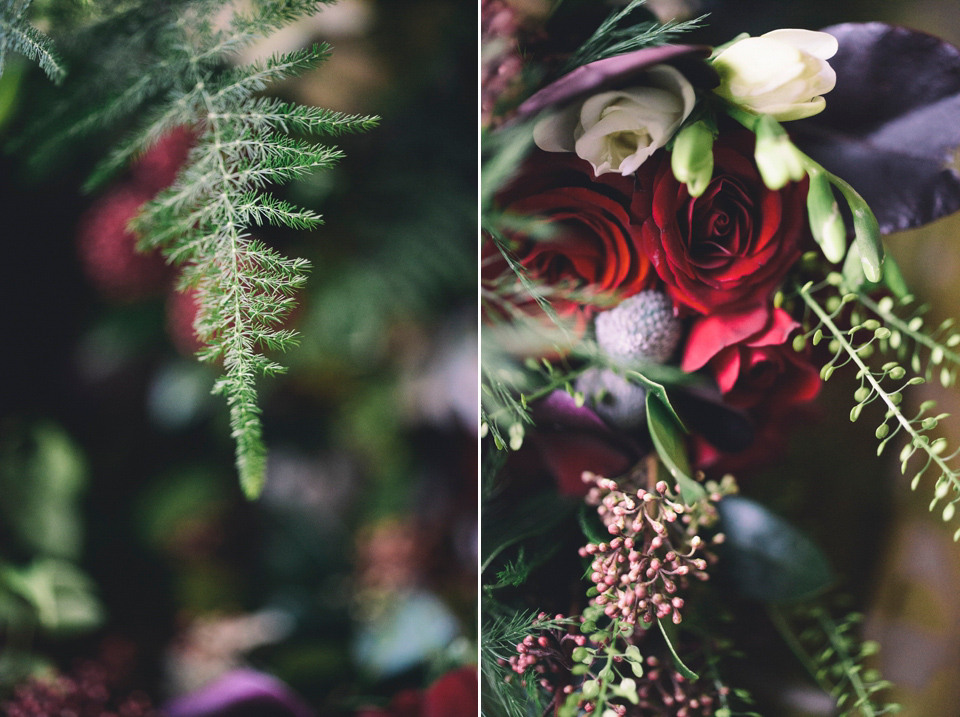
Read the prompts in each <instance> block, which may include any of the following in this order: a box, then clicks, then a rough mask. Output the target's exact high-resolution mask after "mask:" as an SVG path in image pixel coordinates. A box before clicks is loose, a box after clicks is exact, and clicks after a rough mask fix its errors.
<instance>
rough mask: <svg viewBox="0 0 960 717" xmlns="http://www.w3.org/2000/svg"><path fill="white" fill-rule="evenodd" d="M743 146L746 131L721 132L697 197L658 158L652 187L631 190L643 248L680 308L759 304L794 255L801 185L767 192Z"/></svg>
mask: <svg viewBox="0 0 960 717" xmlns="http://www.w3.org/2000/svg"><path fill="white" fill-rule="evenodd" d="M751 143H752V135H749V134H746V133H736V134H734V135H721V138H720V139H719V140H718V141H717V142H716V144H714V149H713V152H714V166H715V169H714V175H713V179H712V180H711V181H710V184H709V185H708V186H707V189H706V190H705V191H704V192H703V194H702V195H701V196H700V197H697V198H692V197H691V196H690V195H689V193H688V192H687V187H686V185H685V184H681V183H680V182H678V181H677V179H676V178H675V177H674V176H673V172H672V171H671V169H670V162H669V161H668V159H667V158H666V157H665V156H663V159H662V160H661V162H660V165H659V167H658V168H657V170H656V174H655V176H654V178H653V181H652V184H651V185H649V186H643V185H641V186H640V187H638V191H637V193H636V194H635V197H634V203H633V214H634V217H635V218H636V220H638V221H643V231H642V232H641V245H642V247H643V250H644V252H645V253H646V254H647V255H648V256H649V257H650V260H651V261H652V262H653V266H654V267H655V269H656V272H657V274H659V276H660V278H661V279H663V281H664V283H665V284H666V291H667V293H668V294H670V296H671V297H672V298H673V299H674V301H675V302H676V303H677V304H678V305H679V306H681V307H685V308H686V310H687V311H688V312H694V313H699V314H712V313H715V312H718V311H724V312H729V311H739V310H741V309H742V308H743V307H745V306H750V305H755V304H761V303H765V301H766V300H767V299H768V297H769V296H770V295H771V294H772V292H773V291H774V289H775V288H776V287H777V285H778V284H779V283H780V282H781V281H782V279H783V277H784V275H785V274H786V273H787V271H788V270H789V269H790V267H791V266H793V264H794V263H795V262H796V261H797V259H799V257H800V248H801V243H802V241H803V239H804V237H805V236H806V231H807V229H806V207H805V201H806V182H801V183H791V184H789V185H787V186H786V187H784V188H783V189H782V190H780V191H776V192H775V191H772V190H770V189H767V187H766V186H765V185H764V184H763V181H762V179H761V178H760V173H759V171H758V170H757V167H756V164H754V161H753V158H752V144H751ZM642 169H643V168H642V167H641V170H642ZM645 190H647V191H645Z"/></svg>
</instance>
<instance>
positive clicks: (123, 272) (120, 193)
mask: <svg viewBox="0 0 960 717" xmlns="http://www.w3.org/2000/svg"><path fill="white" fill-rule="evenodd" d="M195 141H196V135H195V134H194V133H193V132H192V131H191V130H190V129H188V128H186V127H178V128H176V129H173V130H172V131H170V132H169V133H167V134H165V135H164V136H163V137H161V138H160V139H159V140H158V141H157V142H156V143H155V144H154V145H153V146H152V147H150V148H149V149H148V150H147V151H146V152H145V153H144V154H143V155H142V156H141V157H140V158H139V159H138V160H137V161H136V162H134V163H133V165H132V166H131V168H130V176H129V178H127V179H125V180H124V181H123V182H122V183H120V184H117V185H115V186H114V187H113V188H112V189H110V190H109V191H108V192H107V193H105V194H104V195H103V196H102V197H101V198H100V199H99V200H97V201H96V202H95V203H94V204H93V205H92V206H91V207H90V209H89V210H88V211H87V213H86V214H85V215H84V216H83V217H82V218H81V220H80V224H79V226H78V228H77V247H78V250H79V254H80V261H81V263H82V264H83V268H84V271H85V273H86V274H87V276H88V277H89V279H90V281H91V282H92V283H93V284H94V285H95V286H96V287H97V289H98V290H99V291H100V292H101V293H102V294H103V295H104V296H105V297H106V298H107V299H110V300H113V301H136V300H139V299H143V298H146V297H149V296H153V295H155V294H158V293H160V292H161V291H162V289H163V288H164V287H165V286H166V285H167V284H168V283H169V281H170V276H171V274H172V272H171V270H170V268H169V267H168V266H167V265H166V264H165V263H164V261H163V258H162V257H161V255H160V252H159V251H157V250H153V251H150V252H140V251H138V250H137V236H136V235H135V234H134V233H133V232H131V231H130V230H129V229H128V228H127V226H128V225H129V224H130V222H131V220H132V219H133V218H134V217H135V216H136V215H137V214H138V213H139V212H140V209H141V208H142V207H143V205H144V204H146V203H147V202H148V201H150V200H151V199H153V198H154V197H155V196H156V195H157V192H159V191H160V190H162V189H164V188H166V187H168V186H170V184H172V183H173V181H174V179H175V178H176V176H177V172H179V171H180V168H181V167H182V166H183V164H184V162H185V161H186V159H187V153H188V152H189V151H190V147H191V146H193V144H194V142H195Z"/></svg>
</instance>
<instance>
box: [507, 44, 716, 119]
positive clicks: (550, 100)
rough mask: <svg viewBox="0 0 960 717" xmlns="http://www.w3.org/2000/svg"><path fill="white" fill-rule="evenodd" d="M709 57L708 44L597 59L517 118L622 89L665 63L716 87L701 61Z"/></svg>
mask: <svg viewBox="0 0 960 717" xmlns="http://www.w3.org/2000/svg"><path fill="white" fill-rule="evenodd" d="M709 54H710V48H709V47H707V46H706V45H661V46H659V47H647V48H644V49H642V50H636V51H634V52H628V53H626V54H623V55H617V56H616V57H607V58H605V59H603V60H597V61H596V62H591V63H589V64H586V65H584V66H583V67H578V68H577V69H575V70H573V71H572V72H569V73H567V74H566V75H564V76H563V77H561V78H560V79H559V80H557V81H555V82H551V83H550V84H549V85H547V86H546V87H544V88H543V89H541V90H539V91H538V92H536V93H534V94H533V95H531V96H530V97H528V98H527V99H526V101H524V103H523V104H521V105H520V107H519V108H518V109H517V118H518V119H523V118H525V117H530V116H531V115H534V114H536V113H537V112H539V111H540V110H542V109H544V108H546V107H551V106H554V105H561V104H566V103H567V102H570V101H571V100H574V99H576V98H577V97H579V96H581V95H584V94H586V93H588V92H590V93H596V92H602V91H604V90H609V89H612V88H614V87H623V86H624V84H625V83H626V82H629V80H630V77H631V76H632V75H634V74H636V73H637V72H642V71H643V70H645V69H647V68H648V67H652V66H653V65H659V64H661V63H664V62H668V63H670V64H672V65H674V66H676V67H677V69H679V70H680V71H681V72H683V73H684V75H686V77H687V79H688V80H690V82H692V83H693V84H699V85H706V86H714V85H716V84H717V81H718V80H717V75H716V72H715V71H713V70H712V68H710V67H709V66H708V65H706V64H705V63H704V62H702V61H701V60H700V59H699V58H703V57H707V56H709Z"/></svg>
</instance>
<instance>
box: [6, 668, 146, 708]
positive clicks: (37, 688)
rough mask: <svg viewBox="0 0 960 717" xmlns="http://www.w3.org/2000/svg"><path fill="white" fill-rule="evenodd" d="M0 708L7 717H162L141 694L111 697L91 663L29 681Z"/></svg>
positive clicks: (104, 679)
mask: <svg viewBox="0 0 960 717" xmlns="http://www.w3.org/2000/svg"><path fill="white" fill-rule="evenodd" d="M0 709H2V711H3V714H4V715H6V716H7V717H51V716H53V715H58V716H63V717H67V716H69V717H162V713H160V712H158V711H157V710H155V709H154V708H153V707H152V706H151V704H150V700H149V699H148V698H147V696H146V695H144V694H142V693H133V694H131V695H129V696H128V697H125V698H123V699H115V698H113V697H112V696H111V693H110V689H109V688H108V686H107V675H106V671H105V670H104V669H103V668H102V667H100V666H98V665H96V664H93V663H85V664H82V665H80V666H79V667H78V668H77V669H76V672H75V674H73V675H72V676H62V677H55V678H51V679H38V678H31V679H29V680H27V681H26V682H24V683H23V684H21V685H19V686H18V687H17V688H16V690H15V691H14V695H13V698H12V699H11V700H10V701H8V702H6V703H4V704H2V705H0Z"/></svg>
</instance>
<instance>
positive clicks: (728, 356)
mask: <svg viewBox="0 0 960 717" xmlns="http://www.w3.org/2000/svg"><path fill="white" fill-rule="evenodd" d="M798 327H799V324H798V323H797V322H796V321H794V320H793V319H792V318H791V317H790V315H789V314H788V313H787V312H786V311H783V310H782V309H773V310H772V311H771V310H770V309H768V308H767V307H763V306H760V307H753V308H750V309H746V310H743V311H741V312H739V313H726V314H714V315H711V316H705V317H703V318H700V319H697V320H696V321H695V322H694V324H693V326H692V327H691V329H690V334H689V336H688V338H687V345H686V347H685V349H684V355H683V361H682V362H681V367H682V368H683V370H684V371H696V370H697V369H700V368H703V367H707V368H708V369H709V370H710V372H711V373H712V374H713V376H714V378H716V380H717V384H718V385H719V387H720V391H721V392H722V393H723V395H724V401H725V402H727V403H729V404H730V405H731V406H734V407H736V408H740V409H743V410H745V411H747V412H748V414H749V415H750V416H751V417H752V418H753V419H754V420H755V421H756V424H757V426H758V432H757V436H756V439H755V440H754V443H753V445H752V446H751V447H750V448H749V449H747V451H745V452H743V453H741V454H737V455H731V456H727V455H724V454H721V453H720V452H719V451H717V450H716V449H713V448H712V447H710V446H709V445H707V444H705V443H703V442H701V443H700V444H698V446H697V454H698V455H697V463H698V465H699V467H700V468H710V467H713V468H717V469H719V467H720V466H721V465H722V467H723V469H724V470H735V469H743V468H746V467H747V466H752V465H756V464H758V463H761V462H766V461H767V460H769V459H771V458H773V457H775V456H776V455H778V454H779V453H780V452H781V451H782V450H783V448H784V446H785V443H786V441H785V437H786V435H787V433H788V431H787V428H788V424H789V423H790V417H791V414H792V413H793V412H794V409H795V408H796V407H797V406H798V405H800V404H804V403H808V402H810V401H812V400H813V399H814V398H816V396H817V393H818V392H819V391H820V375H819V372H818V371H817V369H816V368H815V367H814V366H813V365H812V364H811V363H809V362H808V361H807V360H806V359H805V357H804V356H803V355H802V354H799V353H797V352H796V351H794V350H793V347H792V346H791V345H790V344H789V343H787V339H788V338H789V336H790V334H792V333H793V331H794V330H795V329H797V328H798Z"/></svg>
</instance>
